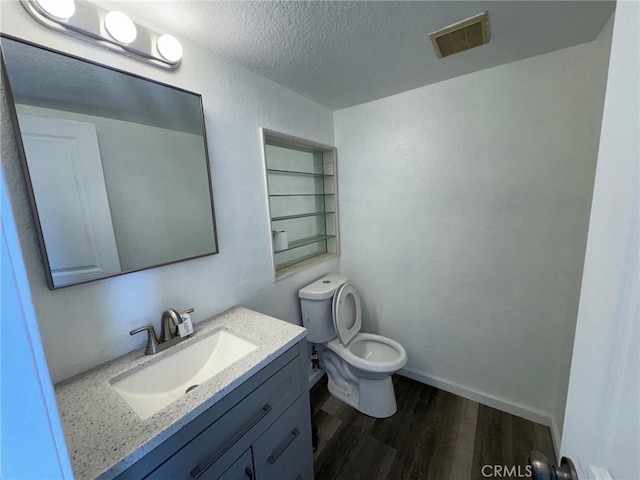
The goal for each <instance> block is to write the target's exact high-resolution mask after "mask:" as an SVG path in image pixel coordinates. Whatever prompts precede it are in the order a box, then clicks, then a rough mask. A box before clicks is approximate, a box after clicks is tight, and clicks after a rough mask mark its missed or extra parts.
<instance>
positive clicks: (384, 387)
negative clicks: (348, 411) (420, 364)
mask: <svg viewBox="0 0 640 480" xmlns="http://www.w3.org/2000/svg"><path fill="white" fill-rule="evenodd" d="M298 297H299V298H300V306H301V307H302V323H303V325H304V327H305V328H306V329H307V340H308V341H309V342H313V343H316V344H319V345H322V346H324V347H325V348H324V350H323V351H322V364H323V366H324V368H325V370H326V371H327V375H328V377H329V383H328V386H329V393H331V395H333V396H334V397H336V398H338V399H339V400H342V401H343V402H344V403H346V404H347V405H351V406H352V407H353V408H355V409H357V410H359V411H360V412H362V413H364V414H366V415H369V416H371V417H375V418H387V417H390V416H391V415H393V414H394V413H396V410H397V406H396V396H395V392H394V390H393V383H392V382H391V375H393V374H394V373H396V372H397V371H398V370H400V369H401V368H402V367H403V366H404V365H405V364H406V363H407V352H406V351H405V349H404V348H403V347H402V345H400V344H399V343H398V342H396V341H395V340H391V339H390V338H386V337H383V336H381V335H374V334H371V333H362V332H360V326H361V323H362V316H361V310H360V296H359V295H358V291H357V290H356V288H355V287H354V286H353V285H352V284H351V283H348V282H347V278H346V277H344V276H342V275H338V274H330V275H327V276H325V277H322V278H320V279H318V280H316V281H315V282H313V283H312V284H310V285H307V286H306V287H304V288H302V289H300V291H299V292H298Z"/></svg>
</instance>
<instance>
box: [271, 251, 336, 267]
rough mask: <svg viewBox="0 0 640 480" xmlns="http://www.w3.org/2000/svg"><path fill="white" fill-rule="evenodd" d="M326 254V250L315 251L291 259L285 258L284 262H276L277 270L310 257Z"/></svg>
mask: <svg viewBox="0 0 640 480" xmlns="http://www.w3.org/2000/svg"><path fill="white" fill-rule="evenodd" d="M326 254H327V252H315V253H310V254H309V255H304V256H302V257H298V258H295V259H292V260H287V261H286V262H282V263H280V264H278V270H284V269H285V268H287V267H290V266H292V265H295V264H297V263H302V262H304V261H305V260H309V259H310V258H314V257H319V256H320V255H326Z"/></svg>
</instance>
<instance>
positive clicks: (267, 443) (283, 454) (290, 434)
mask: <svg viewBox="0 0 640 480" xmlns="http://www.w3.org/2000/svg"><path fill="white" fill-rule="evenodd" d="M306 398H307V397H306V396H304V395H303V396H302V397H301V398H299V399H298V401H296V403H294V404H293V405H292V406H291V407H290V408H289V409H288V410H287V411H286V412H285V413H284V414H283V415H282V416H281V417H280V418H279V419H278V420H276V421H275V423H274V424H273V425H272V426H271V427H270V428H269V430H267V431H266V432H265V433H264V434H263V435H262V436H261V437H260V438H259V439H258V441H256V442H255V443H254V445H253V462H254V465H255V467H256V478H257V479H262V480H294V479H296V480H297V479H298V478H300V479H304V480H313V452H312V447H311V419H310V418H309V404H308V403H307V400H306Z"/></svg>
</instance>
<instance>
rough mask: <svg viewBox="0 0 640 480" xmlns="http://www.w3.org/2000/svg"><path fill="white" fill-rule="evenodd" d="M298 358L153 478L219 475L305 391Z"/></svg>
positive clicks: (173, 458)
mask: <svg viewBox="0 0 640 480" xmlns="http://www.w3.org/2000/svg"><path fill="white" fill-rule="evenodd" d="M301 392H302V390H301V381H300V365H299V362H298V361H297V360H294V361H292V362H290V363H288V364H287V365H286V366H285V367H283V368H282V369H281V370H280V371H278V372H277V373H276V374H274V375H273V376H272V377H271V378H269V379H268V380H267V381H265V382H264V383H263V384H262V385H260V386H259V387H258V388H256V389H255V390H254V391H253V392H252V393H251V394H249V395H248V396H247V397H245V398H244V399H243V400H241V401H240V402H239V403H238V404H236V405H235V406H234V407H233V408H231V409H230V410H229V411H228V412H226V413H225V414H224V415H223V416H221V417H220V418H219V419H218V420H216V421H215V422H214V423H212V424H211V425H209V426H208V427H207V428H205V429H204V430H203V431H202V432H200V433H199V434H198V435H196V436H195V437H194V438H193V440H191V441H190V442H189V443H187V444H186V445H184V446H183V447H182V448H181V449H180V450H178V451H177V452H176V453H175V454H174V455H173V456H172V457H171V458H169V459H168V460H167V461H166V462H164V463H163V464H162V465H160V466H159V467H158V468H157V469H156V470H154V471H153V472H152V473H151V474H150V475H149V476H148V477H146V478H149V479H170V480H179V479H194V478H199V479H204V478H218V477H220V475H222V473H223V472H224V471H225V470H227V469H228V468H229V467H230V466H231V464H232V463H233V462H234V461H235V460H236V459H237V458H238V456H239V455H240V454H241V453H242V452H243V451H244V450H246V449H248V448H249V447H250V446H251V444H252V443H253V442H254V441H255V440H256V439H257V438H258V437H259V436H260V434H261V433H262V432H264V430H265V429H266V428H267V427H268V426H269V425H270V424H271V423H273V421H274V420H275V419H277V418H278V417H279V416H280V415H281V414H282V413H283V412H284V411H285V410H286V409H287V408H288V407H289V405H291V404H292V403H293V402H294V401H295V400H296V398H298V397H299V396H300V394H301Z"/></svg>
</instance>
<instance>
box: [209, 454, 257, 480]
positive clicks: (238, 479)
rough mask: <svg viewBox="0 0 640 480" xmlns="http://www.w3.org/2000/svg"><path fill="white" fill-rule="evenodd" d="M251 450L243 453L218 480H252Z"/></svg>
mask: <svg viewBox="0 0 640 480" xmlns="http://www.w3.org/2000/svg"><path fill="white" fill-rule="evenodd" d="M253 471H254V470H253V457H252V456H251V449H248V450H247V451H246V452H244V453H243V454H242V455H241V456H240V458H239V459H238V460H236V461H235V463H234V464H233V465H231V466H230V467H229V470H227V471H226V472H224V473H223V474H222V476H221V477H220V478H218V480H254V478H255V476H254V474H253Z"/></svg>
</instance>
